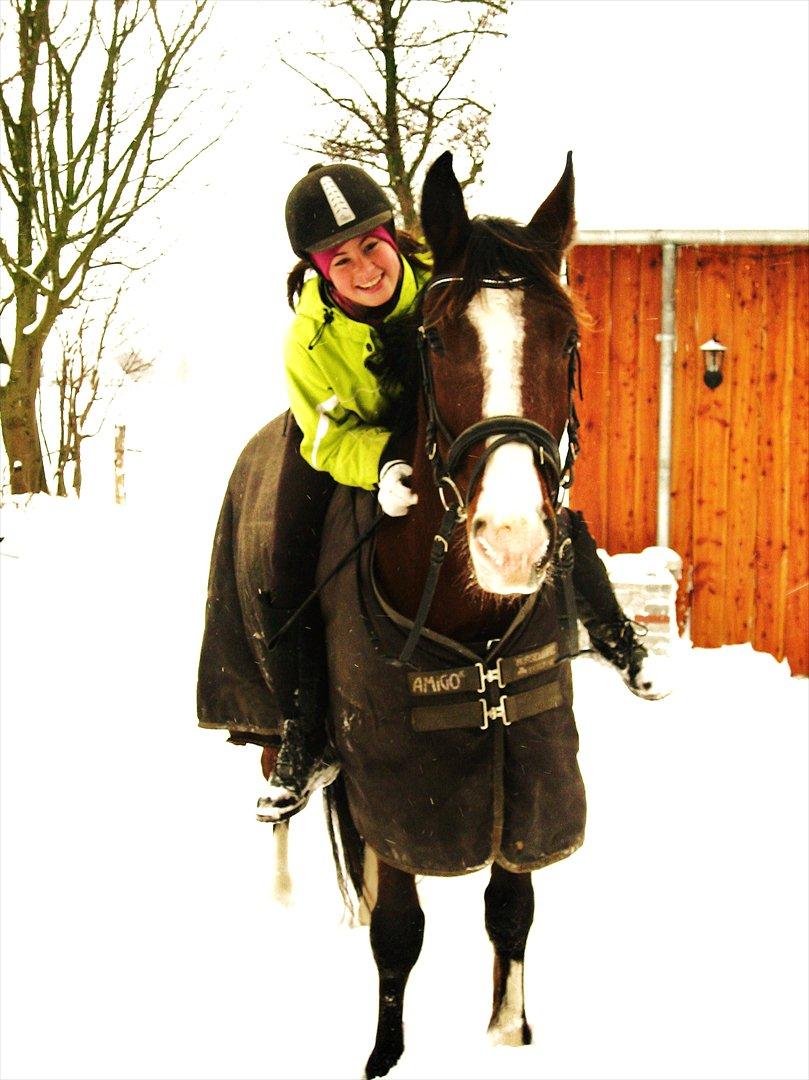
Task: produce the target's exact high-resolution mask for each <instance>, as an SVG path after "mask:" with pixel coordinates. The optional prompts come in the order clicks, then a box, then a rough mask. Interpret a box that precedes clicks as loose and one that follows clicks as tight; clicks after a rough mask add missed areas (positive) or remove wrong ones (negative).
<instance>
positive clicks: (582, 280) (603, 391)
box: [568, 247, 612, 545]
mask: <svg viewBox="0 0 809 1080" xmlns="http://www.w3.org/2000/svg"><path fill="white" fill-rule="evenodd" d="M568 281H569V283H570V288H571V291H572V293H573V295H574V297H576V299H577V303H578V304H580V305H581V306H582V307H583V309H584V317H583V318H581V319H580V324H579V328H580V331H581V357H582V384H583V389H584V400H583V401H579V400H578V399H577V400H576V409H577V411H578V415H579V420H580V422H581V430H580V434H579V437H580V440H581V448H582V449H581V456H580V458H579V460H578V463H577V465H576V474H575V481H574V484H573V489H572V491H571V493H570V505H571V506H573V507H575V508H576V509H577V510H581V511H582V512H583V513H584V516H585V518H586V519H587V522H588V524H589V526H590V532H591V533H592V535H593V536H594V537H595V540H596V543H597V544H599V545H603V544H604V542H605V537H606V534H607V509H608V484H607V476H608V475H609V472H608V454H609V446H608V440H607V433H608V432H609V429H610V398H609V357H610V335H611V332H612V308H611V304H612V249H611V248H609V247H580V248H574V249H573V251H572V252H571V257H570V259H569V262H568Z"/></svg>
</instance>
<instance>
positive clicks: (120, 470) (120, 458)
mask: <svg viewBox="0 0 809 1080" xmlns="http://www.w3.org/2000/svg"><path fill="white" fill-rule="evenodd" d="M125 451H126V424H116V425H115V502H116V504H117V505H118V506H123V504H124V503H125V502H126V490H125V488H124V453H125Z"/></svg>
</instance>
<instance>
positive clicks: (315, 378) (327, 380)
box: [284, 259, 430, 491]
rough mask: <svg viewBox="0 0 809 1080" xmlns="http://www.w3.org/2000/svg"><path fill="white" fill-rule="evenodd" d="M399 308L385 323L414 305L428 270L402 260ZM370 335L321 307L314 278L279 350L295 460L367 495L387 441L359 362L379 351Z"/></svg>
mask: <svg viewBox="0 0 809 1080" xmlns="http://www.w3.org/2000/svg"><path fill="white" fill-rule="evenodd" d="M402 265H403V274H404V276H403V279H402V288H401V292H400V294H399V302H398V303H397V305H396V307H395V308H394V310H393V311H392V312H391V313H390V315H388V316H387V318H386V319H385V322H389V321H391V320H393V319H397V318H400V317H401V316H402V315H404V314H406V313H407V312H409V311H410V310H411V309H412V308H413V307H414V305H415V303H416V299H417V297H418V294H419V292H420V291H421V289H422V287H423V286H424V284H425V282H426V281H427V279H428V277H429V276H430V271H429V270H425V269H423V268H421V267H417V268H415V269H414V268H413V267H412V266H411V265H410V263H409V262H408V261H407V259H402ZM380 347H381V343H380V340H379V335H378V334H377V332H376V330H375V329H374V328H373V327H371V326H368V325H367V324H366V323H362V322H357V321H356V320H354V319H352V318H350V317H349V316H348V315H346V314H345V312H344V311H342V310H341V309H340V308H338V307H336V306H332V305H331V303H330V302H328V301H324V300H323V297H322V296H321V293H320V279H319V278H310V279H309V280H308V281H307V282H306V283H305V284H304V286H303V290H302V292H301V297H300V300H299V302H298V305H297V308H296V314H295V319H294V321H293V323H292V326H291V328H290V331H289V334H288V336H287V340H286V346H285V349H284V365H285V368H286V377H287V387H288V390H289V403H290V406H291V408H292V415H293V416H294V417H295V420H296V421H297V423H298V426H299V427H300V429H301V431H302V432H303V441H302V443H301V454H302V456H303V457H304V458H305V459H306V461H308V462H309V464H310V465H311V466H312V467H313V468H315V469H318V470H319V471H320V472H328V473H330V474H331V475H332V476H333V477H334V479H335V480H337V481H338V483H340V484H347V485H349V486H350V487H360V488H365V489H366V490H368V491H370V490H371V489H372V488H373V487H374V486H375V485H376V482H377V478H378V476H379V458H380V456H381V454H382V451H383V450H384V448H385V444H386V443H387V441H388V438H389V436H390V431H389V430H388V429H387V428H384V427H380V426H379V425H378V423H377V420H378V419H379V417H380V416H381V415H382V411H383V408H384V407H385V405H386V399H385V398H384V396H383V394H382V390H381V389H380V386H379V383H378V382H377V378H376V376H375V375H374V374H373V372H371V371H369V370H368V368H367V367H366V366H365V361H366V360H367V359H368V358H369V357H372V356H374V354H375V353H377V352H378V351H379V349H380Z"/></svg>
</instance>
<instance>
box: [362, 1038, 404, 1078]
mask: <svg viewBox="0 0 809 1080" xmlns="http://www.w3.org/2000/svg"><path fill="white" fill-rule="evenodd" d="M403 1050H404V1046H400V1047H398V1048H397V1047H395V1046H390V1047H385V1048H384V1049H382V1048H380V1047H376V1046H375V1047H374V1049H373V1053H372V1054H371V1056H370V1057H369V1058H368V1064H367V1065H366V1066H365V1080H374V1077H375V1076H387V1075H388V1073H389V1072H390V1070H391V1069H392V1068H393V1066H394V1065H395V1064H396V1062H397V1061H398V1060H399V1058H400V1057H401V1056H402V1051H403Z"/></svg>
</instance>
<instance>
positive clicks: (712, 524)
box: [692, 248, 733, 647]
mask: <svg viewBox="0 0 809 1080" xmlns="http://www.w3.org/2000/svg"><path fill="white" fill-rule="evenodd" d="M697 271H698V272H697V338H698V340H697V342H696V345H697V352H698V353H699V352H700V350H699V346H700V345H701V344H702V343H703V342H705V341H707V340H708V339H709V338H712V337H715V338H717V339H718V340H719V341H721V342H722V344H727V342H728V341H729V339H730V335H731V334H732V330H733V306H732V300H733V253H732V251H730V250H728V249H727V248H713V249H711V248H703V249H702V250H701V252H700V256H699V258H698V261H697ZM727 359H728V367H729V358H727ZM700 367H702V368H704V363H703V362H702V357H701V355H700V365H699V366H698V370H699V368H700ZM732 381H733V373H732V372H731V371H730V370H728V372H727V373H726V375H725V378H724V380H723V382H722V383H721V384H720V385H719V386H718V387H716V388H715V389H713V390H712V389H709V388H708V387H707V386H706V385H705V383H704V381H703V379H702V375H701V373H700V376H699V378H698V382H697V398H696V426H695V429H694V595H693V622H692V639H693V641H694V644H695V645H700V646H705V647H716V646H719V645H722V644H723V643H724V640H725V554H726V551H727V474H728V459H729V453H730V386H731V384H732Z"/></svg>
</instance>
